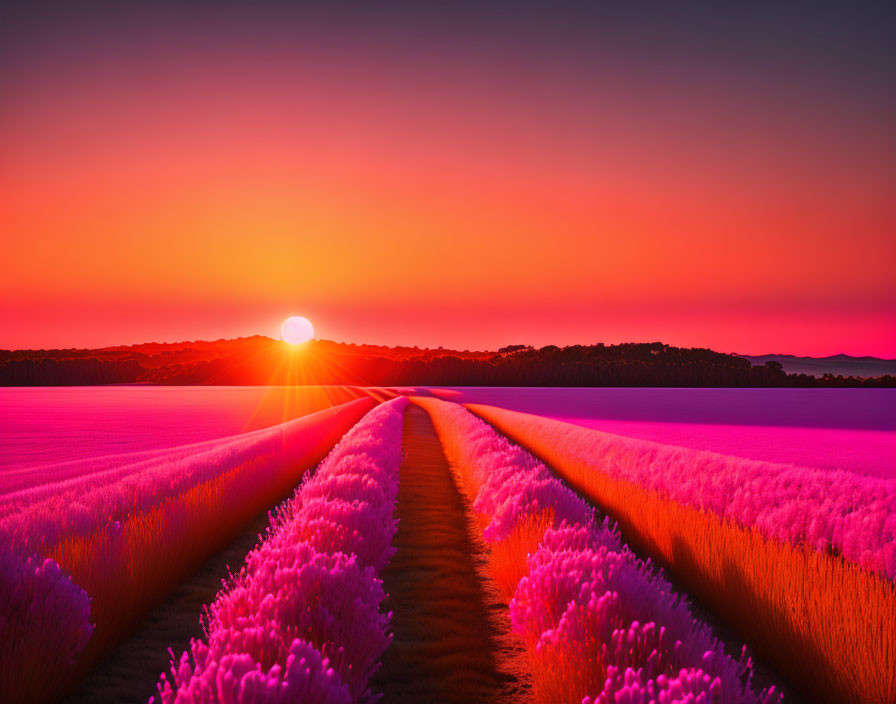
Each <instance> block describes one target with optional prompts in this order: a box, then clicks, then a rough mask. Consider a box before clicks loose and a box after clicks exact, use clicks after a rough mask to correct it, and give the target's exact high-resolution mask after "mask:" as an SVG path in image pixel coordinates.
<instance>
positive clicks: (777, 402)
mask: <svg viewBox="0 0 896 704" xmlns="http://www.w3.org/2000/svg"><path fill="white" fill-rule="evenodd" d="M433 393H434V394H435V395H437V396H439V397H440V398H444V399H447V400H451V401H455V402H457V403H483V404H488V405H494V406H500V407H501V408H507V409H510V410H514V411H521V412H523V413H532V414H534V415H539V416H545V417H548V418H554V419H556V420H561V421H564V422H567V423H573V424H575V425H581V426H583V427H586V428H594V429H596V430H602V431H604V432H607V433H613V434H618V435H623V436H627V437H632V438H639V439H643V440H654V441H656V442H660V443H664V444H669V445H678V446H681V447H688V448H693V449H698V450H710V451H713V452H720V453H722V454H728V455H734V456H737V457H745V458H748V459H756V460H766V461H769V462H785V463H790V464H796V465H802V466H807V467H818V468H825V469H848V470H852V471H856V472H860V473H863V474H869V475H874V476H879V477H890V476H894V475H896V389H678V388H653V389H651V388H596V389H586V388H519V387H514V388H502V387H491V388H486V387H476V388H474V387H452V388H445V389H434V390H433Z"/></svg>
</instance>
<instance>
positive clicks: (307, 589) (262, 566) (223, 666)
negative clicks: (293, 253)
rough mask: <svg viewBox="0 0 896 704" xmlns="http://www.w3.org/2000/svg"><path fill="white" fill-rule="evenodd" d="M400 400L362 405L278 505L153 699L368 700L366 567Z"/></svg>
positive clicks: (385, 525) (393, 481)
mask: <svg viewBox="0 0 896 704" xmlns="http://www.w3.org/2000/svg"><path fill="white" fill-rule="evenodd" d="M406 405H407V400H406V399H404V398H397V399H395V400H392V401H389V402H387V403H384V404H382V405H380V406H378V407H377V408H375V409H374V410H372V411H370V412H369V413H368V414H367V415H366V416H365V417H364V418H363V419H362V420H361V421H360V422H359V423H358V424H357V425H356V426H355V427H354V428H353V429H352V430H350V431H349V432H348V433H347V434H346V435H345V437H344V438H343V439H342V440H341V441H340V442H339V444H338V445H337V446H336V447H335V448H334V449H333V450H332V452H331V453H330V454H329V455H328V456H327V458H326V459H325V460H324V461H323V462H322V463H321V465H320V466H319V468H318V470H317V472H316V473H315V474H314V475H313V476H312V477H311V478H310V479H308V480H306V481H305V482H304V483H303V484H302V485H301V486H300V487H299V489H298V490H297V491H296V493H295V496H294V497H293V498H292V499H291V500H290V501H288V502H287V503H286V504H284V505H283V506H282V507H281V509H280V510H279V512H278V514H277V516H276V518H275V519H274V521H273V523H272V526H271V528H270V529H269V532H268V534H267V536H266V537H265V539H264V540H262V541H261V542H260V543H259V545H258V546H257V547H256V548H255V549H254V550H253V551H252V552H251V553H250V554H249V555H248V556H247V558H246V562H245V564H244V566H243V567H242V569H241V571H240V573H239V575H238V576H237V577H236V578H235V579H234V580H233V582H232V584H231V585H230V586H229V587H228V588H226V589H224V590H223V591H221V592H220V593H219V594H218V596H217V598H216V600H215V602H214V603H213V604H212V605H211V607H210V609H209V612H208V620H207V623H206V633H207V639H206V641H205V642H204V641H202V640H193V641H192V642H191V645H190V652H189V653H184V654H183V655H182V656H181V658H180V659H179V660H178V661H177V662H173V663H172V667H171V677H170V678H169V677H167V676H166V675H164V674H163V675H162V679H161V682H160V684H159V687H158V689H159V698H160V700H161V702H162V703H163V704H175V703H176V704H189V703H197V704H198V703H203V704H212V703H219V702H220V703H221V704H248V703H250V702H251V703H253V704H257V703H261V702H296V701H300V702H307V703H309V704H315V703H317V702H320V703H324V702H327V703H334V704H339V703H342V702H352V701H359V700H365V699H369V698H371V693H370V691H369V688H368V682H369V679H370V677H371V675H372V674H373V672H374V671H375V670H376V668H377V663H378V661H379V658H380V656H381V655H382V653H383V651H384V650H385V649H386V647H387V646H388V645H389V642H390V641H391V634H390V633H389V632H388V626H389V620H390V614H383V613H382V612H381V610H380V606H381V604H382V601H383V599H384V597H385V595H384V593H383V587H382V582H381V580H379V579H378V577H377V575H378V573H379V572H380V570H382V568H383V567H384V566H385V564H386V563H387V562H388V560H389V559H390V557H391V556H392V554H393V552H394V549H393V548H392V547H391V543H392V537H393V536H394V534H395V530H396V525H397V522H396V521H395V520H394V518H393V512H394V508H395V499H396V496H397V493H398V466H399V463H400V459H401V432H402V421H403V417H404V409H405V406H406ZM151 701H152V700H151Z"/></svg>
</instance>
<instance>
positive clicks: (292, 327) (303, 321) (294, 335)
mask: <svg viewBox="0 0 896 704" xmlns="http://www.w3.org/2000/svg"><path fill="white" fill-rule="evenodd" d="M280 336H281V337H282V338H283V341H284V342H288V343H289V344H291V345H301V344H302V343H303V342H308V340H313V339H314V326H313V325H312V324H311V321H310V320H308V318H303V317H302V316H301V315H293V316H291V317H289V318H287V319H286V320H284V321H283V325H281V326H280Z"/></svg>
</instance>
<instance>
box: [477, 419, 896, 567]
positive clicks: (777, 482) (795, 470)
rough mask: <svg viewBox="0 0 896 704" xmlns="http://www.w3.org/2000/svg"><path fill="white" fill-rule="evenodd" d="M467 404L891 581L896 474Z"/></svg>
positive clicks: (612, 469)
mask: <svg viewBox="0 0 896 704" xmlns="http://www.w3.org/2000/svg"><path fill="white" fill-rule="evenodd" d="M470 408H472V409H473V410H474V411H475V412H477V413H479V412H480V411H482V412H484V413H485V414H486V417H487V416H488V414H489V413H491V412H498V413H500V414H501V416H502V417H503V418H505V419H507V420H508V422H511V423H512V424H513V425H514V427H515V428H518V429H519V432H520V434H521V435H522V436H524V437H525V436H526V435H528V434H537V433H540V434H545V433H548V434H549V435H550V437H551V438H552V443H553V444H554V445H556V446H557V447H560V448H563V451H564V452H566V453H568V454H569V455H570V456H573V457H576V458H579V460H580V461H581V462H583V463H586V464H588V465H589V466H595V465H599V467H600V469H601V470H602V471H604V472H606V473H607V474H609V475H610V476H612V477H614V478H616V479H624V480H627V481H630V482H633V483H635V484H637V485H638V486H641V487H643V488H645V489H650V490H654V491H657V492H659V493H660V494H662V495H663V496H666V497H668V498H670V499H672V500H673V501H676V502H678V503H680V504H683V505H685V506H693V507H695V508H698V509H701V510H704V511H711V512H712V513H714V514H716V515H718V516H721V517H722V518H724V519H727V520H730V521H733V522H735V523H737V524H739V525H742V526H744V527H747V528H754V529H756V530H758V531H760V532H761V533H762V534H763V535H764V536H766V537H767V538H771V539H773V540H780V541H782V542H786V543H789V544H791V545H805V546H808V547H810V548H812V549H816V550H819V551H822V552H832V553H834V554H840V555H842V556H843V557H844V558H845V559H847V560H849V561H850V562H854V563H856V564H858V565H860V566H861V567H863V568H865V569H867V570H869V571H872V572H875V573H877V574H880V575H882V576H884V577H886V578H888V579H890V580H896V478H883V477H871V476H864V475H861V474H858V473H856V472H849V471H845V470H830V469H816V468H811V467H798V466H795V465H789V464H779V463H774V462H764V461H760V460H750V459H745V458H742V457H731V456H728V455H722V454H718V453H715V452H708V451H705V450H693V449H690V448H683V447H674V446H671V445H663V444H661V443H657V442H651V441H649V440H637V439H634V438H627V437H621V436H618V435H612V434H609V433H604V432H601V431H598V430H593V429H590V428H582V427H580V426H577V425H572V424H569V423H564V422H561V421H558V420H554V419H550V418H543V417H540V416H532V415H529V414H526V413H518V412H515V411H507V410H504V409H500V410H499V409H493V408H492V407H489V406H478V405H472V404H471V405H470Z"/></svg>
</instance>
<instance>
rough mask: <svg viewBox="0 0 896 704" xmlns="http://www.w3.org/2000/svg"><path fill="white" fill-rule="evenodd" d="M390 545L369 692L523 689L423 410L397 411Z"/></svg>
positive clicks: (471, 693) (497, 698)
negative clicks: (382, 625) (398, 444)
mask: <svg viewBox="0 0 896 704" xmlns="http://www.w3.org/2000/svg"><path fill="white" fill-rule="evenodd" d="M403 447H404V453H405V457H404V461H403V462H402V465H401V469H400V474H399V489H398V503H397V506H396V516H397V518H398V519H399V521H400V522H399V524H398V532H397V534H396V536H395V538H394V540H393V545H394V546H395V547H396V549H397V552H396V554H395V556H394V557H393V558H392V560H391V562H390V563H389V565H388V566H387V567H386V569H385V570H384V571H383V574H382V578H383V582H384V586H385V589H386V592H387V594H388V595H389V596H388V598H387V600H386V605H385V606H386V608H388V609H389V610H391V611H392V612H393V616H392V626H393V632H394V640H393V642H392V645H391V646H390V647H389V649H388V650H387V651H386V654H385V655H384V656H383V661H382V668H381V669H380V671H379V673H378V674H377V676H376V678H375V681H374V690H375V691H380V692H382V693H383V694H384V698H383V701H384V702H386V703H387V704H392V703H393V702H395V703H397V704H402V703H404V702H407V703H408V704H410V703H411V702H413V703H414V704H417V703H418V702H422V701H425V702H433V703H434V704H435V703H449V702H459V703H460V702H463V703H469V704H474V703H475V702H489V703H492V702H511V701H519V700H520V699H522V698H524V696H525V691H526V687H525V682H524V678H523V677H522V676H521V675H520V673H519V672H518V671H517V670H515V669H514V668H515V666H516V667H518V665H516V662H515V660H516V658H517V657H518V655H517V653H516V652H515V647H514V644H513V641H512V640H511V639H510V638H509V637H508V633H507V623H506V621H507V615H506V609H503V608H501V607H499V606H498V605H496V599H495V596H494V594H493V593H492V592H491V590H490V589H489V585H488V583H487V581H486V580H484V579H483V566H482V560H483V550H482V546H481V545H480V544H478V542H477V540H476V539H475V533H474V531H473V529H472V525H471V524H470V520H471V514H470V512H469V510H468V506H466V504H465V502H464V499H463V497H462V495H461V494H460V492H459V491H458V488H457V486H456V485H455V482H454V479H453V475H452V471H451V468H450V466H449V464H448V461H447V460H446V459H445V455H444V453H443V451H442V446H441V443H440V442H439V439H438V436H437V435H436V432H435V429H434V428H433V425H432V422H431V421H430V419H429V416H428V415H427V413H426V412H425V411H423V410H422V409H420V408H418V407H416V406H410V407H409V408H408V410H407V412H406V415H405V425H404V437H403Z"/></svg>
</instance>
